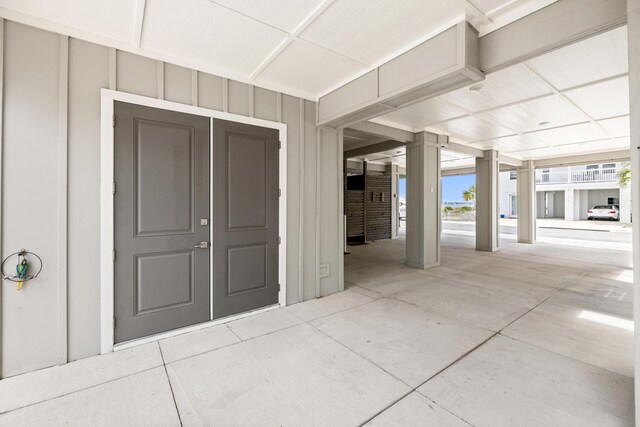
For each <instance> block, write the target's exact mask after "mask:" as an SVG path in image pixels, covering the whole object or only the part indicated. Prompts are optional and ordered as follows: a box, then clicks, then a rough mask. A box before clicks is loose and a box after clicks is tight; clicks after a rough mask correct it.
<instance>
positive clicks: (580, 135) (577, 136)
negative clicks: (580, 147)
mask: <svg viewBox="0 0 640 427" xmlns="http://www.w3.org/2000/svg"><path fill="white" fill-rule="evenodd" d="M527 135H530V136H531V137H532V138H536V139H538V140H539V141H542V142H544V143H545V144H546V145H565V144H573V143H576V142H585V141H597V140H600V139H606V138H610V135H609V134H608V133H607V132H605V131H603V130H602V129H601V128H600V127H599V126H596V125H594V124H593V123H582V124H579V125H573V126H563V127H560V128H554V129H546V130H542V131H538V132H532V133H530V134H527Z"/></svg>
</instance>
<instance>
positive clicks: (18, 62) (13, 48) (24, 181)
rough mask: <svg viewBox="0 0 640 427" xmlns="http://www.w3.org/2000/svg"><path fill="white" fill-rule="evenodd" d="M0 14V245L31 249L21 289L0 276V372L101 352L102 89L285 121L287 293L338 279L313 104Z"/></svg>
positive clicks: (333, 161)
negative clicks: (35, 265)
mask: <svg viewBox="0 0 640 427" xmlns="http://www.w3.org/2000/svg"><path fill="white" fill-rule="evenodd" d="M0 23H2V28H3V29H2V31H0V34H1V35H2V38H3V41H4V50H3V54H2V60H3V61H4V71H3V74H0V78H2V88H3V100H2V101H3V106H4V108H3V113H2V135H3V137H2V146H3V158H2V179H3V182H2V197H1V200H2V218H1V219H2V254H3V255H4V256H6V255H8V254H9V253H12V252H15V251H18V250H20V249H21V248H26V249H27V250H29V251H33V252H35V253H37V254H39V255H40V256H41V257H42V259H43V261H44V269H43V271H42V274H41V275H40V276H39V277H38V279H37V280H35V281H33V282H32V283H28V284H26V285H25V287H24V288H23V289H22V290H21V291H19V292H18V291H17V290H16V289H15V287H14V286H12V284H10V283H8V282H6V281H5V282H3V283H2V287H1V289H0V319H1V325H0V331H1V335H0V356H1V358H0V377H8V376H12V375H16V374H20V373H23V372H28V371H32V370H36V369H40V368H44V367H47V366H52V365H57V364H63V363H66V362H68V361H72V360H76V359H81V358H84V357H88V356H92V355H96V354H98V353H99V352H100V89H101V88H110V89H116V90H118V91H123V92H130V93H134V94H137V95H144V96H148V97H153V98H159V99H165V100H170V101H174V102H179V103H184V104H191V105H197V106H200V107H204V108H210V109H215V110H221V111H227V112H230V113H235V114H241V115H245V116H254V117H258V118H262V119H267V120H272V121H279V122H283V123H286V124H287V125H288V126H287V129H288V130H287V132H288V135H287V141H288V143H287V156H288V159H287V164H286V165H280V167H287V272H286V274H287V303H289V304H291V303H296V302H299V301H303V300H308V299H312V298H315V297H317V296H320V295H328V294H330V293H333V292H336V291H338V290H341V289H342V288H343V285H342V284H341V283H342V278H341V274H342V265H341V262H342V258H341V257H342V246H341V245H342V242H341V237H340V233H341V230H342V225H341V221H342V214H341V212H342V210H341V209H342V208H341V206H336V204H338V205H341V203H342V202H341V200H342V199H341V191H342V190H341V185H342V184H341V174H340V173H339V165H341V162H342V143H341V141H342V135H341V133H340V132H339V131H336V130H333V129H322V130H320V129H317V128H316V126H315V117H316V111H315V109H316V103H315V102H312V101H308V100H303V99H300V98H295V97H292V96H288V95H284V94H281V93H276V92H273V91H269V90H266V89H262V88H258V87H254V86H251V85H247V84H244V83H240V82H236V81H232V80H228V79H226V78H222V77H218V76H214V75H211V74H207V73H203V72H198V71H195V70H191V69H187V68H184V67H180V66H178V65H173V64H168V63H164V62H161V61H157V60H154V59H151V58H146V57H142V56H139V55H135V54H132V53H127V52H124V51H120V50H118V51H116V50H115V49H113V48H110V47H105V46H100V45H96V44H93V43H89V42H85V41H82V40H79V39H75V38H69V37H67V36H65V35H60V34H55V33H51V32H48V31H44V30H40V29H37V28H33V27H29V26H26V25H22V24H19V23H15V22H10V21H6V20H0ZM319 177H321V178H319ZM318 236H322V238H321V239H319V238H318ZM319 262H322V263H328V264H330V272H331V274H330V275H329V276H328V277H324V278H323V279H321V280H320V279H319V278H318V273H317V272H318V263H319Z"/></svg>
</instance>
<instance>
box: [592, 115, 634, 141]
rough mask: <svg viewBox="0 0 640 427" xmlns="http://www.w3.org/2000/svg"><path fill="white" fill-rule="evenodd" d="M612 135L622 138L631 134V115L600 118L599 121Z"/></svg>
mask: <svg viewBox="0 0 640 427" xmlns="http://www.w3.org/2000/svg"><path fill="white" fill-rule="evenodd" d="M598 124H599V125H600V126H602V127H603V128H604V129H605V130H606V131H607V132H609V133H610V134H611V136H613V137H616V138H620V137H623V136H629V135H630V133H631V124H630V122H629V116H622V117H615V118H613V119H607V120H600V121H599V122H598Z"/></svg>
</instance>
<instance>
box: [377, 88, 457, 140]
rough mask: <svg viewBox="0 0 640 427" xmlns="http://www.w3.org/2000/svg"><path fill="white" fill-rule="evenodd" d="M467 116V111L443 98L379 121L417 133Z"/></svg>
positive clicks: (412, 106) (390, 114)
mask: <svg viewBox="0 0 640 427" xmlns="http://www.w3.org/2000/svg"><path fill="white" fill-rule="evenodd" d="M466 115H467V112H466V111H465V110H463V109H461V108H459V107H456V106H455V105H453V104H451V103H449V102H446V101H445V100H444V99H442V97H437V98H432V99H428V100H426V101H422V102H418V103H417V104H414V105H411V106H409V107H406V108H402V109H401V110H397V111H393V112H391V113H389V114H385V115H383V116H380V117H379V119H381V120H383V121H390V122H393V123H395V124H399V125H401V126H402V127H403V128H406V129H411V130H412V131H413V132H417V131H418V129H424V128H425V127H426V126H428V125H429V124H431V123H437V122H442V121H445V120H450V119H454V118H457V117H462V116H466Z"/></svg>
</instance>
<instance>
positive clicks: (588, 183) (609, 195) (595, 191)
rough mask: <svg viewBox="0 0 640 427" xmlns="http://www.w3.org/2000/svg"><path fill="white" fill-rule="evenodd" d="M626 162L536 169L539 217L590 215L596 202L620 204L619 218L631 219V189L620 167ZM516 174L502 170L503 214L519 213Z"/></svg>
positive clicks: (513, 216)
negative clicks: (621, 177) (621, 179)
mask: <svg viewBox="0 0 640 427" xmlns="http://www.w3.org/2000/svg"><path fill="white" fill-rule="evenodd" d="M622 167H624V163H600V164H591V165H583V166H568V167H562V168H551V169H537V170H536V210H537V216H538V218H564V219H566V220H569V221H574V220H581V219H585V220H586V219H587V211H588V210H589V209H591V208H593V207H594V206H595V205H610V204H613V205H618V206H619V209H620V221H621V222H625V223H629V222H631V191H630V189H629V187H628V186H627V187H622V188H621V187H620V185H619V184H618V171H619V170H620V169H621V168H622ZM516 189H517V174H516V172H515V171H511V172H501V173H500V216H501V217H504V218H515V217H517V209H516V205H517V202H516V201H517V190H516Z"/></svg>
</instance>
